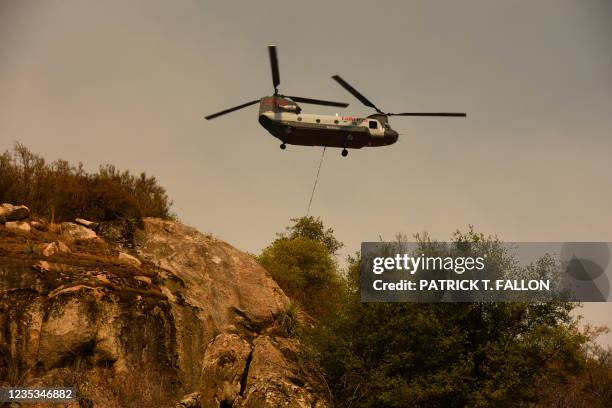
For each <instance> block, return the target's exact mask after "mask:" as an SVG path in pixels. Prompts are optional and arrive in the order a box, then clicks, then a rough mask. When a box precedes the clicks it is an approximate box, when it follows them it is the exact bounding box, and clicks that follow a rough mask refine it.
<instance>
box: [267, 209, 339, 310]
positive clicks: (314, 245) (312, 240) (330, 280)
mask: <svg viewBox="0 0 612 408" xmlns="http://www.w3.org/2000/svg"><path fill="white" fill-rule="evenodd" d="M291 221H292V222H293V223H294V224H293V225H291V226H289V227H287V233H284V234H283V233H281V234H279V236H278V238H277V239H276V240H274V242H272V244H270V245H269V246H268V247H267V248H265V249H264V250H263V251H262V253H261V255H259V256H258V257H257V260H258V261H259V263H260V264H261V265H262V266H263V267H264V268H266V269H267V270H268V271H269V272H270V274H271V275H272V277H273V278H274V280H276V282H277V283H278V284H279V286H280V287H281V288H282V289H283V291H284V292H285V293H286V294H287V295H288V296H289V297H290V298H291V299H293V300H295V301H297V302H298V303H299V304H300V305H302V307H303V308H304V309H305V310H306V311H307V312H309V313H310V314H311V315H312V316H314V317H322V316H324V315H326V314H327V313H329V311H330V310H332V308H333V304H334V301H335V299H337V298H338V294H339V292H341V291H342V290H343V287H342V281H341V279H340V277H339V275H338V267H337V263H336V260H335V258H334V254H335V253H336V251H337V250H338V249H339V248H340V247H341V246H342V243H340V242H339V241H338V240H337V239H336V238H335V237H334V235H333V230H332V229H325V227H324V226H323V222H322V221H321V220H320V219H318V218H317V219H315V218H313V217H302V218H294V219H292V220H291Z"/></svg>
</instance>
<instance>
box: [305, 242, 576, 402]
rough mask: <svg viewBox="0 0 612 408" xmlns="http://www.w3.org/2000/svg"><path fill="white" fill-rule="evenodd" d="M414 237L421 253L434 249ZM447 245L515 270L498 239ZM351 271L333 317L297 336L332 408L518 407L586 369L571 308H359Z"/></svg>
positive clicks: (354, 264) (353, 260)
mask: <svg viewBox="0 0 612 408" xmlns="http://www.w3.org/2000/svg"><path fill="white" fill-rule="evenodd" d="M416 238H417V241H418V242H419V245H420V246H421V248H422V250H423V251H430V252H428V253H430V254H433V253H432V252H431V251H435V250H437V248H439V246H436V245H433V243H432V241H431V240H430V239H429V238H428V237H427V236H417V237H416ZM453 242H454V243H455V245H454V248H453V250H455V251H463V250H465V248H466V247H472V248H471V249H472V250H474V251H477V252H479V253H483V252H484V253H486V254H488V255H491V256H490V257H489V261H491V260H495V261H496V262H498V263H499V265H498V267H500V268H509V267H516V262H515V259H514V255H513V254H510V253H507V252H506V251H504V250H503V248H502V247H501V245H500V242H499V241H498V240H497V239H496V238H493V237H485V236H483V235H482V234H477V233H475V232H474V231H473V230H470V231H469V232H467V233H460V232H457V233H456V234H455V235H454V236H453ZM439 255H443V254H439ZM358 274H359V258H358V257H350V258H349V267H348V272H347V274H346V276H347V281H346V282H347V285H348V290H347V291H346V296H345V297H344V299H342V301H341V302H340V303H339V304H338V307H337V312H336V313H334V314H333V315H330V316H329V317H328V318H326V319H324V320H320V321H319V322H318V324H317V325H316V326H315V327H314V328H312V329H311V330H305V334H304V342H305V344H306V345H307V349H308V353H309V354H310V358H312V359H314V360H315V361H317V362H318V364H319V365H320V366H321V367H322V369H323V371H324V373H325V378H326V381H327V383H328V385H329V387H330V389H331V390H332V393H333V396H334V399H335V401H336V403H337V405H338V406H352V407H410V406H414V407H492V406H495V407H505V406H518V404H519V403H521V402H525V403H527V402H537V401H538V399H540V398H541V396H542V392H541V390H542V388H543V386H544V385H547V386H549V385H550V384H559V383H562V382H563V381H565V380H566V379H567V378H568V377H570V376H572V375H573V374H574V373H577V372H579V371H580V370H581V368H582V367H583V365H584V362H585V359H584V355H583V353H582V346H583V344H584V343H585V341H586V338H585V336H583V335H582V334H580V333H579V331H578V330H577V329H576V326H575V321H574V320H573V319H572V318H571V316H570V314H569V313H570V311H571V310H572V309H573V308H574V307H575V304H572V303H561V302H549V303H361V302H360V298H359V287H358V285H359V280H358V279H356V277H357V276H358Z"/></svg>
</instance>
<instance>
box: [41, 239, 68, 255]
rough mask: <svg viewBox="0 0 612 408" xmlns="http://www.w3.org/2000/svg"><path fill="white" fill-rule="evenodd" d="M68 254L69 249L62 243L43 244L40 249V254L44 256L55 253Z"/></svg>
mask: <svg viewBox="0 0 612 408" xmlns="http://www.w3.org/2000/svg"><path fill="white" fill-rule="evenodd" d="M68 252H70V248H68V246H67V245H66V244H64V243H63V242H62V241H55V242H51V243H49V244H45V245H43V247H42V254H43V255H44V256H51V255H54V254H56V253H68Z"/></svg>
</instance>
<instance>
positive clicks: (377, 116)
mask: <svg viewBox="0 0 612 408" xmlns="http://www.w3.org/2000/svg"><path fill="white" fill-rule="evenodd" d="M268 53H269V57H270V66H271V69H272V85H273V86H274V94H273V95H270V96H264V97H262V98H259V99H255V100H252V101H250V102H247V103H243V104H242V105H238V106H235V107H233V108H229V109H225V110H222V111H220V112H217V113H213V114H211V115H208V116H206V117H205V119H206V120H211V119H214V118H217V117H219V116H222V115H225V114H228V113H231V112H234V111H237V110H239V109H243V108H246V107H248V106H251V105H255V104H256V103H259V123H260V124H261V125H262V126H263V127H264V128H265V129H266V130H267V131H268V132H270V134H272V135H273V136H274V137H276V138H277V139H279V140H280V141H281V145H280V148H281V149H283V150H284V149H286V148H287V145H288V144H290V145H298V146H321V147H337V148H342V153H341V154H342V156H343V157H346V156H347V155H348V150H347V149H361V148H362V147H377V146H388V145H392V144H393V143H395V142H397V140H398V137H399V133H398V132H396V131H395V130H393V129H392V128H391V126H390V125H389V120H388V119H389V116H446V117H466V114H465V113H456V112H404V113H389V112H383V111H382V110H380V109H379V108H378V107H377V106H376V105H374V104H373V103H372V102H370V101H369V100H368V99H367V98H366V97H365V96H363V95H362V94H361V93H359V92H358V91H357V90H356V89H355V88H353V87H352V86H351V85H349V83H348V82H346V81H345V80H344V79H342V78H341V77H340V76H339V75H334V76H332V79H334V80H335V81H336V82H337V83H338V84H340V86H342V87H343V88H344V89H345V90H347V91H348V92H349V93H351V94H352V95H353V96H354V97H355V98H357V99H358V100H359V101H360V102H361V103H363V104H364V105H365V106H367V107H370V108H373V109H374V110H375V111H376V113H374V114H372V115H369V116H367V117H365V118H363V117H358V116H340V115H338V114H336V115H335V116H333V115H320V114H312V113H302V108H301V107H300V106H299V105H298V102H300V103H307V104H314V105H322V106H335V107H341V108H346V107H347V106H348V103H343V102H333V101H326V100H321V99H312V98H304V97H301V96H286V95H282V94H280V93H279V92H278V86H279V85H280V73H279V68H278V56H277V53H276V46H274V45H270V46H268Z"/></svg>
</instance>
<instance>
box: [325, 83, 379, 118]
mask: <svg viewBox="0 0 612 408" xmlns="http://www.w3.org/2000/svg"><path fill="white" fill-rule="evenodd" d="M332 78H333V79H334V80H335V81H336V82H337V83H339V84H340V86H342V87H343V88H344V89H346V90H347V91H349V92H350V93H351V94H352V95H353V96H354V97H355V98H357V99H359V101H361V103H363V104H364V105H365V106H369V107H370V108H374V109H376V112H378V113H384V112H383V111H381V110H380V109H378V108H377V107H376V105H374V104H373V103H372V102H370V101H369V100H368V98H366V97H365V96H363V95H362V94H360V93H359V92H358V91H357V90H356V89H355V88H353V87H352V86H350V85H349V83H348V82H346V81H345V80H344V79H342V78H341V77H340V75H334V76H332Z"/></svg>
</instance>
